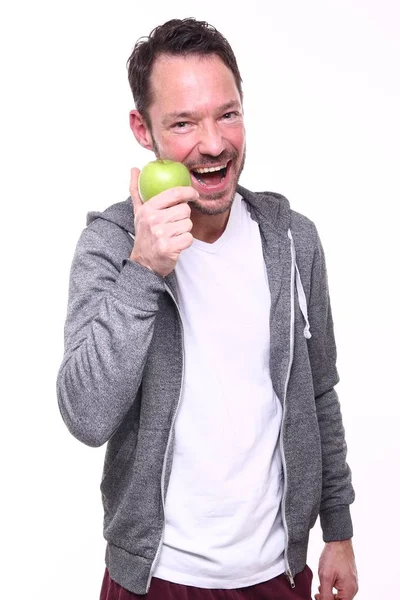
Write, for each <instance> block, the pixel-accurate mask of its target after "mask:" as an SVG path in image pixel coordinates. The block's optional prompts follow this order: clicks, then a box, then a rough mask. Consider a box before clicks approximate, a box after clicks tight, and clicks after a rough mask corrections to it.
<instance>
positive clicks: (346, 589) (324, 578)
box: [315, 540, 358, 600]
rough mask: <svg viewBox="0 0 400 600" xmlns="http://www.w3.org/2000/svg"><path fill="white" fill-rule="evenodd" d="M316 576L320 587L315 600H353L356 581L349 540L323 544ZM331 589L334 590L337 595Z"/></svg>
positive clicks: (354, 564)
mask: <svg viewBox="0 0 400 600" xmlns="http://www.w3.org/2000/svg"><path fill="white" fill-rule="evenodd" d="M318 576H319V581H320V584H321V585H320V586H319V587H318V590H319V594H315V600H353V598H354V596H355V595H356V594H357V591H358V581H357V569H356V563H355V559H354V552H353V545H352V543H351V540H343V541H341V542H328V543H326V544H325V548H324V549H323V551H322V554H321V558H320V559H319V566H318ZM332 588H336V590H337V594H334V593H333V591H332Z"/></svg>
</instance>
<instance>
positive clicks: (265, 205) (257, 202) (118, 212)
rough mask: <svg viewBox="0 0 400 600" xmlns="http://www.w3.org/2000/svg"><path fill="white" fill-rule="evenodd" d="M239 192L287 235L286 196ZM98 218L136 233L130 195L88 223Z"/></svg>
mask: <svg viewBox="0 0 400 600" xmlns="http://www.w3.org/2000/svg"><path fill="white" fill-rule="evenodd" d="M237 192H238V193H239V194H240V195H241V196H243V198H244V199H245V200H246V201H247V203H248V204H249V207H250V213H251V214H254V216H255V217H256V218H257V220H262V221H263V222H264V223H266V224H267V225H269V226H270V227H272V228H273V229H275V230H276V231H278V232H281V233H285V235H287V231H288V229H289V227H290V204H289V201H288V200H287V198H285V196H282V195H281V194H276V193H275V192H250V191H249V190H247V189H246V188H244V187H242V186H241V185H238V186H237ZM96 219H104V220H105V221H110V222H111V223H115V224H116V225H119V226H120V227H122V228H123V229H125V231H127V232H128V233H130V234H132V235H134V233H135V230H134V221H133V205H132V200H131V198H130V197H129V198H127V199H126V200H125V201H123V202H118V203H116V204H113V205H112V206H110V207H109V208H107V209H106V210H104V211H103V212H100V211H91V212H89V213H88V214H87V218H86V224H87V225H90V223H92V222H93V221H95V220H96Z"/></svg>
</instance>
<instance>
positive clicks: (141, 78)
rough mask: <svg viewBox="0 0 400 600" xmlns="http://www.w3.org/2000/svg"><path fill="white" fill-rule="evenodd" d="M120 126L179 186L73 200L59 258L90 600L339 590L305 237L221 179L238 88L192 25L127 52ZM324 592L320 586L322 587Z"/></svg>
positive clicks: (332, 375) (328, 339) (342, 541)
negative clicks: (66, 270) (88, 499)
mask: <svg viewBox="0 0 400 600" xmlns="http://www.w3.org/2000/svg"><path fill="white" fill-rule="evenodd" d="M128 72H129V82H130V85H131V88H132V92H133V96H134V100H135V105H136V109H135V110H132V111H131V113H130V126H131V129H132V131H133V134H134V136H135V138H136V140H137V141H138V142H139V144H140V145H141V146H143V147H144V148H147V149H148V150H151V151H152V152H154V154H155V155H156V157H159V158H163V159H170V160H174V161H178V162H182V163H183V164H185V165H186V166H187V168H188V169H189V170H190V173H191V181H192V186H188V187H177V188H173V189H169V190H166V191H164V192H162V193H160V194H158V195H156V196H154V197H153V198H151V199H150V200H148V201H147V202H146V203H143V204H142V202H141V200H140V197H139V193H138V176H139V170H138V169H137V168H133V169H132V172H131V189H130V191H131V196H130V198H129V199H128V200H126V201H124V202H120V203H117V204H114V205H113V206H111V207H110V208H108V209H107V210H106V211H104V212H103V213H100V212H92V213H89V215H88V218H87V227H86V228H85V229H84V231H83V232H82V235H81V237H80V239H79V242H78V245H77V248H76V252H75V256H74V260H73V263H72V268H71V278H70V290H69V303H68V314H67V320H66V326H65V355H64V359H63V362H62V364H61V367H60V370H59V374H58V380H57V392H58V400H59V406H60V410H61V413H62V416H63V419H64V421H65V423H66V425H67V426H68V428H69V429H70V431H71V432H72V434H73V435H75V436H76V437H77V438H78V439H79V440H81V441H82V442H84V443H86V444H88V445H91V446H100V445H102V444H104V443H105V442H107V451H106V456H105V464H104V472H103V478H102V482H101V491H102V500H103V506H104V536H105V538H106V540H107V550H106V570H105V575H104V580H103V586H102V589H101V600H117V599H118V600H128V599H133V598H140V597H142V596H143V595H146V596H147V597H148V598H149V600H161V599H162V600H164V599H165V600H175V599H182V600H183V599H185V600H217V599H218V600H245V599H246V600H262V599H264V600H275V599H276V598H279V599H282V600H285V599H288V600H289V599H293V600H310V598H311V581H312V572H311V570H310V568H309V567H308V565H307V564H306V559H307V546H308V537H309V531H310V529H311V527H313V525H314V523H315V521H316V519H317V517H318V515H319V517H320V522H321V526H322V531H323V538H324V540H325V547H324V550H323V553H322V556H321V560H320V564H319V570H318V574H319V578H320V591H319V594H317V595H316V598H319V599H320V600H333V599H334V598H338V600H339V599H340V600H351V599H352V598H353V597H354V595H355V594H356V592H357V574H356V567H355V562H354V554H353V549H352V542H351V537H352V535H353V532H352V524H351V517H350V510H349V505H350V504H351V503H352V502H353V500H354V492H353V488H352V484H351V474H350V470H349V467H348V465H347V463H346V443H345V439H344V430H343V425H342V418H341V413H340V405H339V401H338V397H337V394H336V391H335V389H334V388H335V385H336V384H337V382H338V374H337V370H336V366H335V362H336V349H335V341H334V335H333V322H332V316H331V310H330V303H329V292H328V287H327V276H326V268H325V261H324V253H323V250H322V247H321V244H320V240H319V237H318V233H317V231H316V229H315V226H314V224H313V223H312V222H311V221H309V220H308V219H307V218H306V217H304V216H302V215H300V214H298V213H296V212H294V211H292V210H291V209H290V206H289V203H288V201H287V200H286V198H284V197H283V196H281V195H279V194H276V193H270V192H265V193H254V192H251V191H249V190H247V189H245V188H243V187H242V186H240V185H239V183H238V181H239V177H240V174H241V172H242V170H243V166H244V161H245V127H244V121H243V93H242V86H241V83H242V82H241V77H240V73H239V69H238V66H237V63H236V59H235V56H234V54H233V52H232V49H231V47H230V46H229V44H228V42H227V41H226V39H225V38H224V37H223V36H222V35H221V34H220V33H219V32H218V31H216V30H215V28H213V27H211V26H210V25H208V24H207V23H204V22H199V21H196V20H194V19H184V20H172V21H169V22H167V23H165V24H164V25H162V26H160V27H157V28H156V29H155V30H154V31H153V32H152V33H151V34H150V36H149V37H148V38H146V39H141V40H139V41H138V43H137V44H136V46H135V48H134V50H133V52H132V55H131V57H130V58H129V61H128ZM334 588H336V590H337V591H338V594H337V596H334Z"/></svg>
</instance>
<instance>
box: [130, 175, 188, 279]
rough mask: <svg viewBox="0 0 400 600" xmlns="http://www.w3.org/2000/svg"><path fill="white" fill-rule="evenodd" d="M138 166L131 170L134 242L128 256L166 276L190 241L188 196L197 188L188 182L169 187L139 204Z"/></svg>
mask: <svg viewBox="0 0 400 600" xmlns="http://www.w3.org/2000/svg"><path fill="white" fill-rule="evenodd" d="M139 174H140V171H139V169H132V170H131V184H130V193H131V198H132V202H133V210H134V213H135V244H134V247H133V249H132V253H131V256H130V259H131V260H133V261H135V262H137V263H139V264H141V265H142V266H143V267H146V268H147V269H150V270H151V271H153V272H154V273H157V274H158V275H161V277H166V276H167V275H169V274H170V273H171V271H173V270H174V268H175V265H176V262H177V260H178V257H179V254H180V253H181V252H182V250H185V248H189V246H190V245H191V244H192V242H193V236H192V234H191V233H190V231H191V229H192V227H193V223H192V221H191V220H190V213H191V211H190V207H189V205H188V202H189V201H190V200H195V199H196V200H197V198H198V197H199V194H198V192H197V191H196V190H195V189H194V188H193V187H191V186H186V187H185V186H182V187H176V188H171V189H168V190H165V191H164V192H161V193H160V194H157V196H154V197H153V198H150V200H148V201H147V202H144V203H143V204H142V201H141V199H140V196H139V191H138V178H139Z"/></svg>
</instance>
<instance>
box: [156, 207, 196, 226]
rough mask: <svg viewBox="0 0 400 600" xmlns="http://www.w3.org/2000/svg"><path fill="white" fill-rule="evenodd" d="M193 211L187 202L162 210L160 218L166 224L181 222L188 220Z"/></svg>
mask: <svg viewBox="0 0 400 600" xmlns="http://www.w3.org/2000/svg"><path fill="white" fill-rule="evenodd" d="M191 213H192V211H191V208H190V206H189V204H188V203H187V202H183V203H181V204H176V205H175V206H170V207H169V208H164V209H162V210H160V215H159V216H160V218H162V221H163V222H164V223H174V222H175V221H181V220H182V219H188V218H189V217H190V215H191Z"/></svg>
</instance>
